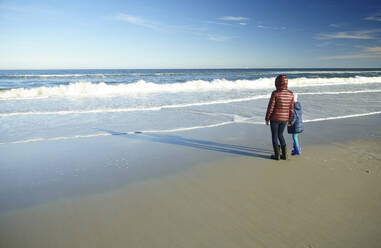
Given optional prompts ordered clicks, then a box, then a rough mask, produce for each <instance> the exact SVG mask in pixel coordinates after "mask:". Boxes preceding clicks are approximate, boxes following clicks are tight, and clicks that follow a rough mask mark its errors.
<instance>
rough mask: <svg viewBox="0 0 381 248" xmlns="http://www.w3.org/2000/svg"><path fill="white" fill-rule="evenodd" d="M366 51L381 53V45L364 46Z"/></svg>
mask: <svg viewBox="0 0 381 248" xmlns="http://www.w3.org/2000/svg"><path fill="white" fill-rule="evenodd" d="M365 49H366V51H368V52H372V53H380V54H381V46H375V47H366V48H365Z"/></svg>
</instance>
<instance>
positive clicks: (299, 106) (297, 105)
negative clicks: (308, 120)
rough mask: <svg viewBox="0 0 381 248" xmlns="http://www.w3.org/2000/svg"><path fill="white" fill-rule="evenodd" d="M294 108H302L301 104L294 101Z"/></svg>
mask: <svg viewBox="0 0 381 248" xmlns="http://www.w3.org/2000/svg"><path fill="white" fill-rule="evenodd" d="M294 108H295V109H296V110H302V105H301V104H300V102H295V105H294Z"/></svg>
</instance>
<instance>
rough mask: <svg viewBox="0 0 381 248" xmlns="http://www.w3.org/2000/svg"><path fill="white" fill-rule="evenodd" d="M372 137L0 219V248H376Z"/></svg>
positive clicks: (378, 200)
mask: <svg viewBox="0 0 381 248" xmlns="http://www.w3.org/2000/svg"><path fill="white" fill-rule="evenodd" d="M380 176H381V143H380V142H378V141H355V142H349V143H340V144H331V145H329V146H327V145H326V146H321V145H311V146H309V147H307V148H305V149H304V150H303V156H300V157H297V158H295V157H293V158H292V159H291V160H289V161H271V160H263V159H262V160H261V159H259V158H258V159H253V158H247V157H242V156H240V157H235V158H231V159H227V160H224V161H220V162H216V163H208V164H200V165H198V166H195V167H193V168H191V169H189V170H185V171H182V172H179V173H176V174H173V175H168V176H164V177H160V178H157V179H148V180H144V181H141V182H137V183H134V184H132V185H128V186H126V187H123V188H120V189H118V190H114V191H109V192H106V193H100V194H92V195H88V196H85V197H73V198H69V199H62V200H59V201H56V202H53V203H48V204H42V205H39V206H35V207H31V208H26V209H19V210H15V211H10V212H8V213H7V214H5V215H2V216H0V223H1V224H0V226H1V227H2V229H1V240H0V247H7V248H11V247H380V244H381V194H380V192H381V190H380V189H381V180H380Z"/></svg>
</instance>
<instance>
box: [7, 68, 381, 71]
mask: <svg viewBox="0 0 381 248" xmlns="http://www.w3.org/2000/svg"><path fill="white" fill-rule="evenodd" d="M266 69H281V70H284V69H380V70H381V67H202V68H197V67H193V68H192V67H184V68H169V67H168V68H33V69H25V68H24V69H15V68H11V69H4V68H0V71H27V70H28V71H39V70H45V71H48V70H266Z"/></svg>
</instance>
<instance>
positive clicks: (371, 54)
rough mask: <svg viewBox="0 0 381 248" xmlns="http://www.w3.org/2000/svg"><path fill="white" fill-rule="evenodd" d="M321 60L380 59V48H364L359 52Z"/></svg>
mask: <svg viewBox="0 0 381 248" xmlns="http://www.w3.org/2000/svg"><path fill="white" fill-rule="evenodd" d="M322 58H323V59H378V58H381V46H375V47H364V48H363V49H362V51H361V52H359V53H356V54H349V55H335V56H327V57H322Z"/></svg>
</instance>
